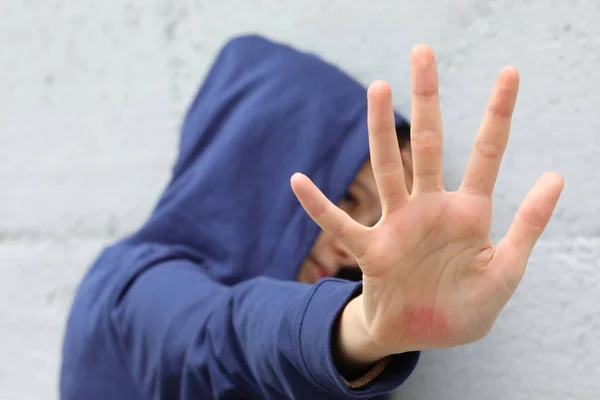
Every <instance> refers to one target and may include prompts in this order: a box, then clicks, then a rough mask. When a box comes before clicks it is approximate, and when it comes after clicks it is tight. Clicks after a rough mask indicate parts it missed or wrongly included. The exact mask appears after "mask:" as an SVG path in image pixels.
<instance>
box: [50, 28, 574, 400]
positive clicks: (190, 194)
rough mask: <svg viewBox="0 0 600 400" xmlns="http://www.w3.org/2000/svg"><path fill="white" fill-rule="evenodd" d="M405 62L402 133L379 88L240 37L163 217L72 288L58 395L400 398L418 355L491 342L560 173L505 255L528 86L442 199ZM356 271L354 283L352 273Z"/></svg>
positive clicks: (216, 79)
mask: <svg viewBox="0 0 600 400" xmlns="http://www.w3.org/2000/svg"><path fill="white" fill-rule="evenodd" d="M410 62H411V86H412V115H411V122H410V127H409V123H408V122H407V121H406V120H405V119H403V118H402V117H401V116H400V115H399V114H397V113H396V112H395V111H394V109H393V106H392V97H391V89H390V87H389V85H388V84H387V83H385V82H382V81H376V82H374V83H372V84H371V85H370V86H369V88H368V89H365V88H364V87H362V86H361V85H360V84H359V83H358V82H356V81H355V80H353V79H352V78H350V77H349V76H348V75H347V74H345V73H343V72H342V71H341V70H339V69H338V68H337V67H334V66H333V65H331V64H329V63H327V62H326V61H324V60H322V59H321V58H320V57H318V56H316V55H313V54H310V53H306V52H301V51H299V50H295V49H293V48H291V47H289V46H287V45H285V44H282V43H276V42H274V41H271V40H269V39H267V38H263V37H259V36H253V35H249V36H240V37H236V38H233V39H232V40H230V41H229V42H228V43H227V44H226V45H225V46H224V48H223V49H222V50H221V51H220V53H219V55H218V56H217V58H216V61H215V62H214V64H213V65H212V67H211V68H210V70H209V72H208V74H207V75H206V77H205V80H204V82H203V84H202V86H201V88H200V90H199V92H198V94H197V96H196V98H195V99H194V100H193V102H192V104H191V106H190V108H189V111H188V113H187V115H186V117H185V121H184V124H183V127H182V131H181V137H180V144H179V154H178V157H177V160H176V162H175V165H174V167H173V170H172V177H171V179H170V181H169V182H168V184H167V186H166V188H165V190H164V193H163V194H162V196H161V197H160V199H159V201H158V203H157V205H156V207H155V209H154V210H153V212H152V213H151V215H150V216H149V218H148V220H147V221H146V222H145V223H144V224H143V225H142V226H141V227H140V228H139V229H138V230H137V231H135V232H134V233H132V234H131V235H129V236H127V237H125V238H123V239H121V240H119V241H117V242H116V243H114V244H112V245H110V246H109V247H107V248H106V249H104V250H103V251H102V252H101V254H100V255H99V256H98V258H97V260H96V261H95V262H94V264H93V265H92V266H91V268H90V270H89V271H88V272H87V273H86V275H85V277H84V278H83V280H82V282H81V284H80V285H79V288H78V290H77V293H76V295H75V297H74V300H73V304H72V307H71V312H70V315H69V319H68V322H67V327H66V333H65V337H64V344H63V353H62V365H61V377H60V396H61V398H62V399H63V400H74V399H86V400H94V399H111V400H119V399H127V400H133V399H181V400H191V399H210V398H213V399H230V398H239V399H241V398H245V399H284V398H290V399H307V398H310V399H334V398H340V399H341V398H363V399H364V398H373V397H376V396H382V395H386V394H388V393H390V392H391V391H392V390H394V389H395V388H397V387H398V386H400V385H402V384H403V383H404V382H405V380H406V379H407V377H408V376H409V375H410V374H411V373H412V371H413V370H414V368H415V365H416V363H417V361H418V358H419V354H420V352H421V351H422V350H425V349H431V348H446V347H452V346H457V345H462V344H466V343H470V342H473V341H476V340H478V339H480V338H482V337H484V336H485V335H486V334H487V333H488V332H489V331H490V329H491V327H492V326H493V324H494V322H495V320H496V317H497V315H498V313H499V312H500V311H501V310H502V308H503V307H504V305H505V304H506V303H507V302H508V300H509V299H510V297H511V295H512V293H513V292H514V291H515V289H516V288H517V285H518V283H519V281H520V280H521V278H522V276H523V274H524V271H525V266H526V264H527V259H528V257H529V254H530V252H531V250H532V248H533V246H534V244H535V242H536V240H537V238H538V237H539V235H540V234H541V233H542V231H543V229H544V228H545V226H546V224H547V223H548V221H549V219H550V216H551V214H552V212H553V209H554V207H555V205H556V202H557V201H558V197H559V194H560V192H561V190H562V185H563V182H562V178H561V177H560V176H559V175H557V174H555V173H548V174H545V175H543V176H542V177H541V178H540V180H539V181H538V182H537V183H536V185H535V186H534V187H533V189H532V190H531V192H530V193H529V195H528V196H527V197H526V198H525V200H524V201H523V203H522V205H521V207H520V208H519V210H518V212H517V214H516V217H515V220H514V222H513V224H512V226H511V228H510V230H509V231H508V233H507V235H506V236H505V238H504V239H503V240H502V241H500V242H499V243H498V244H497V245H496V246H495V247H494V246H493V244H492V243H491V241H490V235H489V231H490V224H491V196H492V190H493V187H494V182H495V179H496V175H497V173H498V169H499V166H500V162H501V159H502V155H503V152H504V149H505V146H506V141H507V138H508V133H509V128H510V120H511V114H512V111H513V108H514V105H515V101H516V96H517V89H518V80H519V79H518V73H517V71H516V70H515V69H514V68H511V67H507V68H505V69H503V70H502V71H501V72H500V74H499V76H498V80H497V82H496V85H495V87H494V89H493V92H492V95H491V97H490V101H489V105H488V108H487V110H486V113H485V116H484V119H483V122H482V124H481V128H480V130H479V132H478V134H477V137H476V139H475V145H474V148H473V152H472V154H471V157H470V160H469V163H468V167H467V169H466V172H465V176H464V180H463V182H462V184H461V186H460V189H459V190H457V191H455V192H447V191H445V190H444V185H443V179H442V125H441V118H440V109H439V100H438V91H437V89H438V79H437V72H436V65H435V58H434V55H433V52H432V50H431V49H430V48H429V47H427V46H425V45H418V46H416V47H415V48H414V49H413V50H412V52H411V61H410ZM367 132H368V134H367ZM408 132H410V135H408ZM409 136H410V137H409ZM353 268H354V269H353ZM353 270H354V271H358V272H359V274H360V280H359V281H358V282H355V281H352V280H349V279H342V278H340V274H341V273H342V272H344V271H346V273H347V272H348V271H353Z"/></svg>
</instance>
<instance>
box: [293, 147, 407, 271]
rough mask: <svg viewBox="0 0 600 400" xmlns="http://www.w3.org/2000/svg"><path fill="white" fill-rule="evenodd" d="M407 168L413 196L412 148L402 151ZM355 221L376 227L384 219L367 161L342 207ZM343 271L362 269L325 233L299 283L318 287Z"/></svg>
mask: <svg viewBox="0 0 600 400" xmlns="http://www.w3.org/2000/svg"><path fill="white" fill-rule="evenodd" d="M400 153H401V154H402V162H403V164H404V178H405V182H406V185H407V187H408V190H409V192H410V191H411V189H412V161H411V160H412V157H411V153H410V148H409V146H403V147H402V148H401V150H400ZM338 206H339V207H340V208H341V209H342V210H344V211H345V212H346V213H348V215H349V216H350V217H352V218H353V219H354V220H355V221H357V222H359V223H361V224H363V225H365V226H373V225H375V224H376V223H377V222H378V221H379V219H380V218H381V203H380V202H379V194H378V192H377V185H376V183H375V176H374V175H373V170H372V168H371V163H370V162H369V161H367V162H366V163H365V164H364V165H363V166H362V168H361V169H360V171H359V172H358V174H357V175H356V178H355V179H354V181H353V182H352V184H351V185H350V187H349V188H348V191H347V192H346V194H345V196H344V198H343V199H342V201H341V202H340V204H338ZM342 268H358V266H357V264H356V260H355V259H354V256H353V255H352V254H351V253H350V252H349V251H348V249H346V248H345V247H344V246H343V245H342V244H341V243H340V242H338V241H337V240H335V239H334V238H333V237H331V235H329V234H328V233H327V232H323V231H321V233H319V236H317V240H316V241H315V244H314V246H313V248H312V249H311V251H310V253H309V255H308V257H307V259H306V260H305V261H304V263H303V264H302V267H301V268H300V273H299V274H298V281H300V282H305V283H315V282H316V281H318V280H319V279H322V278H326V277H331V276H335V275H336V274H337V273H338V272H339V271H340V269H342Z"/></svg>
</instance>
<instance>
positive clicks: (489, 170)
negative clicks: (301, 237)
mask: <svg viewBox="0 0 600 400" xmlns="http://www.w3.org/2000/svg"><path fill="white" fill-rule="evenodd" d="M410 69H411V88H412V116H411V129H412V130H411V152H412V168H413V174H412V175H413V179H414V182H413V185H412V191H411V192H409V190H407V185H406V179H405V172H404V167H403V162H402V157H401V156H400V151H399V150H398V146H397V141H396V135H395V131H394V115H393V108H392V94H391V89H390V87H389V85H388V84H387V83H385V82H382V81H377V82H374V83H373V84H371V86H370V87H369V90H368V94H367V97H368V104H369V107H368V120H369V124H368V125H369V147H370V155H371V157H370V160H371V165H372V169H373V174H374V178H375V182H376V186H377V189H378V193H379V201H380V204H381V209H382V216H381V218H380V219H379V221H378V222H377V223H376V224H375V225H373V226H369V225H365V224H362V223H360V222H358V221H355V220H353V219H352V218H351V217H350V216H349V215H348V214H347V213H345V212H344V211H343V210H341V209H340V208H339V207H337V206H336V205H334V204H332V203H331V202H330V201H329V200H328V199H327V198H326V197H325V196H324V195H323V194H322V193H321V191H320V190H319V189H318V188H317V187H316V186H315V185H314V184H313V183H312V182H311V180H310V179H309V178H308V177H306V176H304V175H302V174H295V175H294V176H292V179H291V185H292V189H293V190H294V192H295V194H296V196H297V197H298V200H299V201H300V203H301V204H302V206H303V207H304V209H305V210H306V212H307V213H308V214H309V215H310V216H311V217H312V219H313V220H314V221H315V222H316V223H317V224H318V225H319V226H320V227H321V228H322V229H323V230H324V231H325V232H327V233H328V234H329V235H331V237H332V238H334V239H335V240H337V241H339V242H340V243H341V244H343V246H344V247H345V248H346V249H347V250H348V251H349V252H350V253H351V254H352V256H353V257H354V258H355V259H356V262H357V264H358V266H359V268H360V269H361V271H362V274H363V290H362V293H361V294H360V295H359V296H357V297H355V298H354V299H352V300H351V301H350V302H349V303H348V304H347V305H346V306H345V307H344V309H343V310H342V313H341V316H340V319H339V327H338V334H337V335H336V337H335V338H334V342H333V345H334V347H335V348H334V349H333V351H334V355H335V360H336V363H337V366H338V368H339V369H340V371H341V372H342V373H344V372H345V371H352V370H356V369H357V368H364V367H366V366H368V365H370V364H372V363H374V362H376V361H377V360H379V359H381V358H383V357H386V356H389V355H392V354H398V353H403V352H408V351H414V350H425V349H432V348H446V347H454V346H459V345H464V344H467V343H471V342H474V341H476V340H479V339H481V338H483V337H485V336H486V335H487V334H488V333H489V331H490V330H491V328H492V326H493V324H494V322H495V321H496V318H497V317H498V315H499V313H500V312H501V311H502V309H503V308H504V306H505V305H506V303H507V302H508V301H509V300H510V298H511V296H512V295H513V293H514V291H515V290H516V288H517V286H518V285H519V283H520V281H521V279H522V278H523V275H524V273H525V269H526V265H527V262H528V259H529V256H530V254H531V251H532V250H533V247H534V245H535V243H536V242H537V240H538V238H539V237H540V235H541V234H542V232H543V231H544V229H545V227H546V225H547V224H548V222H549V220H550V217H551V215H552V213H553V212H554V209H555V207H556V203H557V202H558V199H559V197H560V193H561V192H562V189H563V185H564V184H563V179H562V177H561V176H560V175H558V174H556V173H546V174H544V175H542V176H541V177H540V178H539V180H538V181H537V182H536V183H535V185H534V186H533V188H532V189H531V190H530V192H529V193H528V194H527V196H526V197H525V199H524V200H523V202H522V203H521V205H520V207H519V209H518V211H517V213H516V215H515V218H514V220H513V223H512V225H511V226H510V228H509V230H508V232H507V233H506V235H505V236H504V238H503V239H502V240H500V241H499V242H498V243H497V244H496V245H495V246H494V244H493V243H492V241H491V239H490V227H491V220H492V192H493V188H494V185H495V182H496V179H497V175H498V170H499V168H500V163H501V161H502V157H503V154H504V150H505V148H506V144H507V141H508V136H509V131H510V125H511V118H512V114H513V110H514V107H515V103H516V98H517V92H518V87H519V74H518V72H517V70H516V69H515V68H513V67H506V68H504V69H502V70H501V72H500V73H499V75H498V78H497V80H496V84H495V86H494V89H493V90H492V94H491V96H490V99H489V102H488V105H487V108H486V109H485V113H484V116H483V120H482V122H481V125H480V128H479V130H478V132H477V135H476V137H475V143H474V146H473V150H472V152H471V155H470V157H469V160H468V163H467V168H466V170H465V173H464V176H463V180H462V183H461V185H460V187H459V189H458V190H457V191H454V192H448V191H446V190H445V189H444V185H443V177H442V148H443V135H442V120H441V113H440V104H439V96H438V75H437V68H436V61H435V56H434V54H433V51H432V49H431V48H430V47H428V46H425V45H418V46H416V47H415V48H414V49H413V50H412V52H411V56H410Z"/></svg>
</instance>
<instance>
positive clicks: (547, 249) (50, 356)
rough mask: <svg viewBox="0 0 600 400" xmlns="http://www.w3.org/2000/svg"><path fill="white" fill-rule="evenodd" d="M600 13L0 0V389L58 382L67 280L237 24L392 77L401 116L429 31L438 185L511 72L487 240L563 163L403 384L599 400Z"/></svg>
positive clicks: (472, 0)
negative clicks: (506, 140)
mask: <svg viewBox="0 0 600 400" xmlns="http://www.w3.org/2000/svg"><path fill="white" fill-rule="evenodd" d="M350 4H351V5H350ZM598 21H600V3H599V2H598V0H568V1H567V0H563V1H557V0H518V1H517V0H503V1H499V0H496V1H492V0H452V1H449V0H435V1H434V0H422V1H413V2H408V1H406V2H399V1H391V0H387V1H384V0H376V1H370V2H347V1H341V0H330V1H317V0H310V1H308V0H307V1H302V2H300V1H295V2H293V1H283V0H281V1H274V0H263V1H259V0H250V1H244V2H242V1H233V0H220V1H200V0H196V1H191V0H189V1H177V0H172V1H168V0H161V1H158V0H151V1H150V0H129V1H127V0H105V1H103V2H99V1H91V0H79V1H76V0H2V1H0V193H1V195H0V398H2V399H19V400H28V399H53V398H56V375H57V370H58V366H59V346H60V340H61V336H62V329H63V323H64V318H65V316H66V311H67V308H68V306H69V302H70V300H71V296H72V293H73V290H74V287H75V285H76V284H77V282H78V280H79V278H80V276H81V274H82V273H83V272H84V270H85V268H86V267H87V265H88V263H89V262H90V261H91V260H92V259H93V257H94V256H95V254H96V253H97V252H98V251H99V249H100V248H101V247H102V246H103V245H104V244H105V243H107V242H110V241H112V240H115V239H116V238H118V237H119V236H121V235H123V234H125V233H126V232H128V231H130V230H132V229H135V228H136V226H137V225H138V224H139V223H140V222H141V221H142V220H143V219H144V217H145V216H146V215H147V213H148V211H149V209H150V207H151V206H152V205H153V203H154V201H155V199H156V196H157V195H158V192H159V191H160V189H161V188H162V186H163V184H164V183H165V181H166V179H167V177H168V173H169V168H170V165H171V161H172V159H173V157H174V154H175V153H174V152H175V146H176V142H177V130H178V126H179V123H180V120H181V116H182V113H183V112H184V111H185V107H186V105H187V103H188V102H189V101H190V98H191V96H192V95H193V93H194V91H195V90H196V88H197V86H198V84H199V82H200V81H201V79H202V77H203V74H204V72H205V71H206V68H207V67H208V65H209V63H210V62H211V60H212V57H213V56H214V54H215V52H216V51H217V49H218V48H219V46H221V44H222V43H223V41H224V40H225V39H226V38H227V37H229V36H230V35H232V34H237V33H241V32H260V33H264V34H266V35H269V36H270V37H272V38H275V39H278V40H283V41H287V42H289V43H292V44H294V45H296V46H298V47H300V48H303V49H309V50H313V51H315V52H318V53H320V54H322V55H323V56H325V58H327V59H328V60H330V61H332V62H334V63H336V64H338V65H340V66H341V67H343V68H344V69H346V70H347V71H349V72H350V73H352V74H353V75H354V76H356V77H357V78H358V79H360V80H361V81H363V82H365V83H368V82H369V81H371V80H373V79H386V80H388V81H389V82H390V83H391V84H392V85H393V88H394V90H395V102H396V104H397V106H398V107H399V108H400V109H401V110H402V111H403V112H405V113H407V112H408V111H409V96H408V95H407V93H408V85H409V79H408V74H407V73H408V52H409V50H410V48H411V47H412V46H413V45H414V44H415V43H417V42H426V43H429V44H431V45H432V46H433V47H434V49H435V50H436V53H437V56H438V61H439V65H440V83H441V97H442V101H443V114H444V118H445V121H444V123H445V135H446V136H445V137H446V150H445V157H446V158H445V169H446V177H447V181H448V187H449V188H454V187H456V186H457V184H458V181H459V178H460V176H461V173H462V170H463V168H464V166H465V164H466V157H467V155H468V153H469V150H470V146H471V143H472V140H473V137H474V135H475V130H476V128H477V126H478V124H479V121H480V117H481V115H482V112H483V109H484V106H485V101H486V100H487V96H488V95H489V91H490V89H491V87H492V84H493V80H494V78H495V75H496V73H497V72H498V70H499V69H500V68H501V67H502V66H503V65H505V64H513V65H515V66H516V67H517V68H519V70H520V71H521V82H522V83H521V92H520V97H519V101H518V104H517V111H516V115H515V120H514V124H513V134H512V137H511V141H510V144H509V148H508V151H507V154H506V157H505V161H504V163H503V166H502V169H501V176H500V179H499V181H498V185H497V189H496V193H495V196H496V197H495V199H496V202H495V206H494V207H495V216H494V227H493V229H494V237H495V239H497V238H499V237H501V235H503V233H504V232H505V230H506V228H507V227H508V224H509V222H510V221H511V219H512V216H513V214H514V212H515V210H516V207H517V206H518V204H519V202H520V200H521V199H522V197H523V196H524V195H525V193H526V192H527V190H528V189H529V187H530V186H531V185H532V184H533V183H534V181H535V179H536V178H537V177H538V176H539V175H540V174H541V173H542V172H544V171H546V170H556V171H558V172H560V173H562V174H563V175H564V177H565V181H566V186H565V191H564V193H563V197H562V199H561V201H560V202H559V206H558V210H557V212H556V214H555V217H554V218H553V220H552V222H551V225H550V226H549V228H548V230H547V231H546V233H545V234H544V235H543V236H542V239H541V240H540V243H539V245H538V247H537V248H536V250H535V252H534V254H533V256H532V258H531V262H530V266H529V270H528V273H527V275H526V276H525V279H524V281H523V283H522V285H521V287H520V288H519V290H518V292H517V293H516V295H515V297H514V299H513V300H512V301H511V302H510V303H509V305H508V307H507V308H506V309H505V311H504V312H503V313H502V315H501V317H500V319H499V320H498V323H497V325H496V326H495V328H494V330H493V331H492V333H491V334H490V335H489V336H488V337H487V338H486V339H485V340H483V341H481V342H479V343H477V344H474V345H470V346H465V347H462V348H457V349H452V350H437V351H430V352H425V354H424V355H423V359H422V362H421V364H420V365H419V367H418V370H417V372H416V373H415V374H414V375H413V376H412V377H411V378H410V380H409V381H408V382H407V384H406V385H405V386H404V387H403V388H401V390H400V391H399V393H398V398H407V399H457V400H458V399H461V400H465V399H467V400H470V399H481V398H486V399H498V400H500V399H517V400H518V399H547V400H555V399H556V400H558V399H561V400H562V399H590V400H592V399H598V398H600V261H599V260H600V216H599V212H598V211H599V207H598V200H597V198H598V196H600V180H599V179H598V178H597V176H598V173H597V169H598V168H600V159H599V158H597V156H598V154H599V153H600V139H599V137H600V24H598Z"/></svg>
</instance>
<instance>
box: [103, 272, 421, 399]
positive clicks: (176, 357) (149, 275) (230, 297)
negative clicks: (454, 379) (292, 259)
mask: <svg viewBox="0 0 600 400" xmlns="http://www.w3.org/2000/svg"><path fill="white" fill-rule="evenodd" d="M359 289H360V283H353V282H348V281H343V280H339V279H325V280H321V281H320V282H319V283H317V284H315V285H306V284H302V283H297V282H285V281H280V280H274V279H270V278H264V277H261V278H255V279H252V280H249V281H246V282H244V283H241V284H238V285H235V286H233V287H227V286H224V285H222V284H220V283H217V282H214V281H212V280H210V279H209V278H208V277H207V276H206V275H205V274H204V273H203V272H202V270H201V269H200V268H199V267H198V265H196V264H194V263H192V262H190V261H187V260H171V261H168V262H165V263H163V264H160V265H157V266H154V267H152V268H151V269H149V270H147V271H146V272H144V273H143V274H141V275H140V276H139V277H138V278H137V279H136V280H135V281H134V282H133V284H132V285H131V286H130V287H129V288H128V290H127V292H126V293H125V294H124V295H123V296H122V297H121V299H120V301H119V302H118V304H117V306H116V308H115V309H114V311H113V314H112V323H113V328H114V331H115V332H116V334H117V337H118V342H119V345H120V346H121V347H122V349H121V353H122V354H124V362H125V363H126V364H127V367H128V369H129V370H130V372H131V375H132V378H133V380H134V382H135V384H136V385H137V386H138V388H139V390H140V391H141V393H142V394H143V397H144V398H148V399H150V398H151V399H179V400H192V399H208V398H214V399H221V398H240V397H243V398H262V399H280V398H281V399H282V398H300V399H304V398H313V399H319V398H357V399H358V398H361V399H362V398H372V397H373V396H376V395H379V394H384V393H387V392H390V391H391V390H393V389H394V388H396V387H397V386H399V385H400V384H402V383H403V382H404V381H405V379H406V378H407V377H408V375H409V374H410V373H411V372H412V370H413V369H414V367H415V364H416V361H417V359H418V353H405V354H399V355H395V356H393V357H392V361H391V363H390V364H389V365H388V367H387V368H386V370H385V371H384V372H383V373H382V374H381V375H380V376H379V377H378V378H377V379H375V380H374V381H373V382H372V383H370V384H368V385H367V386H364V387H362V388H360V389H351V388H349V387H348V386H347V385H346V384H345V383H344V381H343V379H342V377H341V376H340V374H339V373H338V371H337V369H336V367H335V364H334V361H333V358H332V351H331V336H332V329H333V326H334V324H335V321H336V319H337V317H338V315H339V313H340V311H341V310H342V309H343V307H344V305H345V304H346V303H347V302H348V301H349V300H350V299H351V298H352V297H353V296H354V295H355V293H356V292H357V290H359Z"/></svg>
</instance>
